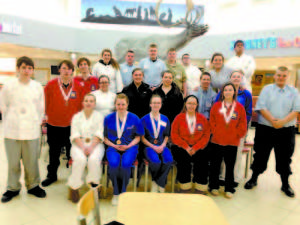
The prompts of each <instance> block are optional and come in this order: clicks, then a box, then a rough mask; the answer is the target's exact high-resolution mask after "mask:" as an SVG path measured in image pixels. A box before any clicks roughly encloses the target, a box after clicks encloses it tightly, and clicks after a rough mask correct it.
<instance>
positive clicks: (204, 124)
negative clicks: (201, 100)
mask: <svg viewBox="0 0 300 225" xmlns="http://www.w3.org/2000/svg"><path fill="white" fill-rule="evenodd" d="M209 138H210V127H209V123H208V121H207V119H206V118H205V116H203V115H202V114H200V113H196V127H195V131H194V134H191V133H190V130H189V127H188V122H187V120H186V113H180V114H178V115H177V116H176V117H175V120H174V121H173V123H172V129H171V140H172V142H173V144H175V145H177V146H178V147H180V148H184V149H186V148H188V147H189V146H191V147H192V149H193V150H195V151H198V150H199V149H203V148H205V147H206V145H207V144H208V142H209Z"/></svg>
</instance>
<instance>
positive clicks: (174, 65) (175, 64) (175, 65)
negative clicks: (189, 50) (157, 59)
mask: <svg viewBox="0 0 300 225" xmlns="http://www.w3.org/2000/svg"><path fill="white" fill-rule="evenodd" d="M167 65H168V66H171V67H177V61H175V63H174V64H170V63H168V62H167Z"/></svg>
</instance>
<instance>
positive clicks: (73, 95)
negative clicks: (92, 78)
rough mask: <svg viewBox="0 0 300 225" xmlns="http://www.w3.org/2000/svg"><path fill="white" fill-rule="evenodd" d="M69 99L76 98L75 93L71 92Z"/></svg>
mask: <svg viewBox="0 0 300 225" xmlns="http://www.w3.org/2000/svg"><path fill="white" fill-rule="evenodd" d="M70 98H72V99H75V98H77V94H76V91H72V93H71V95H70Z"/></svg>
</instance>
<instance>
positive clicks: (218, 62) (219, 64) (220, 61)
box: [212, 56, 224, 69]
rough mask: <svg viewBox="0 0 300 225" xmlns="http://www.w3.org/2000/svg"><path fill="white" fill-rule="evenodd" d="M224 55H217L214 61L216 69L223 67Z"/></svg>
mask: <svg viewBox="0 0 300 225" xmlns="http://www.w3.org/2000/svg"><path fill="white" fill-rule="evenodd" d="M223 63H224V62H223V57H222V56H215V57H214V59H213V61H212V65H213V68H215V69H221V68H222V66H223Z"/></svg>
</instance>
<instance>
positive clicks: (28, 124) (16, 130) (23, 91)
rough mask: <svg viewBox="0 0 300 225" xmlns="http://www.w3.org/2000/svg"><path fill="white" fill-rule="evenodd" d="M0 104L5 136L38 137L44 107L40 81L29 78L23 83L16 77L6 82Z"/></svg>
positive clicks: (28, 138)
mask: <svg viewBox="0 0 300 225" xmlns="http://www.w3.org/2000/svg"><path fill="white" fill-rule="evenodd" d="M0 104H1V106H0V108H1V110H2V115H3V127H4V137H5V138H10V139H16V140H33V139H37V138H39V137H40V135H41V123H42V118H43V115H44V109H45V98H44V89H43V87H42V85H41V84H40V83H38V82H37V81H34V80H30V81H29V83H27V84H23V83H21V82H20V81H19V79H18V78H15V79H13V80H11V81H9V82H7V83H6V84H5V85H4V86H3V88H2V101H1V102H0Z"/></svg>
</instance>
